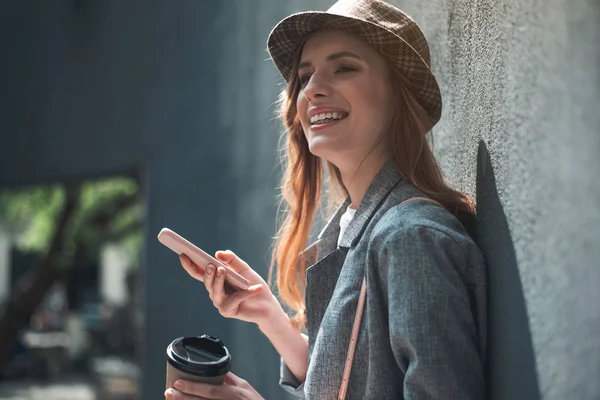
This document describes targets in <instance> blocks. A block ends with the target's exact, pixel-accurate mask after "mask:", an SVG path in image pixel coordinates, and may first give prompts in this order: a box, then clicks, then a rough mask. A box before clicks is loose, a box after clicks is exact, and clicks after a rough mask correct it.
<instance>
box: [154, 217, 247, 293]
mask: <svg viewBox="0 0 600 400" xmlns="http://www.w3.org/2000/svg"><path fill="white" fill-rule="evenodd" d="M158 241H159V242H161V243H162V244H164V245H165V246H167V247H168V248H169V249H171V250H173V251H174V252H175V253H177V254H180V255H181V254H185V255H186V256H188V257H189V258H190V260H192V262H193V263H194V264H196V265H197V266H198V267H200V268H201V269H202V271H203V272H204V271H206V267H207V266H208V264H212V265H214V266H215V268H216V267H219V266H220V267H223V268H225V269H226V270H227V274H226V275H225V281H226V282H227V283H229V284H230V285H231V286H233V288H234V289H238V290H246V289H248V287H249V286H250V281H249V280H248V279H246V278H244V277H243V276H241V275H240V274H238V273H237V272H235V271H234V270H232V269H231V268H229V267H228V266H227V265H225V264H223V263H222V262H221V261H219V260H217V259H216V258H214V257H212V256H210V255H208V254H207V253H205V252H204V251H202V250H200V249H199V248H198V247H196V246H195V245H193V244H192V243H191V242H189V241H188V240H186V239H184V238H183V237H181V236H180V235H178V234H177V233H175V232H173V231H172V230H170V229H168V228H163V229H161V231H160V233H159V234H158Z"/></svg>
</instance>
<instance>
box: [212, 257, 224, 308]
mask: <svg viewBox="0 0 600 400" xmlns="http://www.w3.org/2000/svg"><path fill="white" fill-rule="evenodd" d="M211 266H212V265H211ZM212 267H213V268H214V266H212ZM213 275H216V276H215V277H214V281H213V282H212V291H211V294H212V296H211V297H210V298H211V299H212V301H213V303H214V304H215V306H217V307H219V304H221V303H222V302H223V300H224V299H225V298H226V297H227V295H226V294H225V275H227V270H226V269H225V268H223V267H217V268H216V273H215V274H213Z"/></svg>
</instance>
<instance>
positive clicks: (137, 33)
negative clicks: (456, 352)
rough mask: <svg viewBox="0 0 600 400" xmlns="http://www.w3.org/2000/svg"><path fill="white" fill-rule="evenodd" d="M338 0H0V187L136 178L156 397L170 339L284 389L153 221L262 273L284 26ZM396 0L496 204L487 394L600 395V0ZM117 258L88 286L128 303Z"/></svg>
mask: <svg viewBox="0 0 600 400" xmlns="http://www.w3.org/2000/svg"><path fill="white" fill-rule="evenodd" d="M332 3H333V1H324V0H293V1H292V0H290V1H274V0H254V1H247V0H220V1H219V0H203V1H197V0H177V1H158V0H146V1H143V2H142V1H139V0H137V1H133V0H132V1H118V0H109V1H90V0H57V1H53V2H43V1H33V0H29V1H28V0H9V1H5V2H3V3H2V5H1V6H0V48H2V50H3V51H2V55H1V57H2V62H1V63H0V88H1V89H0V113H1V114H0V116H1V118H0V121H2V128H1V135H2V136H1V141H0V186H2V188H3V189H6V190H13V191H15V190H18V189H19V188H23V187H28V186H30V185H48V184H60V185H64V186H65V187H71V186H73V185H75V184H78V183H81V182H83V181H87V180H95V179H100V178H103V179H104V178H108V177H112V176H128V177H132V178H133V179H135V180H136V181H137V182H139V185H140V191H141V196H142V199H143V200H142V201H143V204H144V209H145V214H144V217H145V218H144V224H143V233H142V235H143V239H144V241H143V247H141V250H140V251H141V260H140V268H139V271H140V282H141V306H140V307H141V309H140V310H141V311H140V314H141V320H142V321H143V326H142V328H141V330H140V336H139V340H140V350H139V355H138V357H139V358H138V359H137V360H138V363H139V365H140V366H141V370H140V371H141V374H140V376H141V380H140V387H141V398H143V399H151V398H155V397H160V396H161V395H162V392H163V390H164V374H165V359H164V349H165V347H166V346H167V344H168V343H169V342H170V341H171V340H172V339H173V338H175V337H177V336H181V335H194V334H201V333H209V334H211V335H213V336H217V337H220V338H221V339H223V341H224V342H225V344H226V345H227V346H228V347H229V348H230V350H231V352H232V354H233V358H234V359H233V371H234V372H235V373H236V374H238V375H240V376H242V377H243V378H245V379H247V380H248V381H249V382H251V383H252V384H253V385H254V386H255V387H256V388H257V389H258V390H259V392H260V393H262V394H263V396H264V397H265V398H267V399H279V398H284V395H283V392H282V391H281V390H280V389H279V388H278V387H277V379H278V358H277V354H276V353H275V351H274V350H273V349H272V348H271V346H270V345H269V343H268V342H267V340H266V339H265V337H263V336H262V335H261V334H260V332H258V330H257V328H256V327H254V326H251V325H249V324H243V323H240V322H236V321H231V320H224V319H223V318H221V317H220V316H219V315H218V313H217V312H216V310H214V309H213V307H212V305H211V302H210V301H209V299H208V298H207V296H206V295H205V293H204V291H203V290H202V289H201V288H200V287H199V286H198V284H197V283H196V282H194V281H193V280H192V279H190V278H189V277H188V276H187V275H186V274H185V272H184V271H183V270H182V269H181V267H180V266H179V265H178V262H177V259H176V257H174V256H173V255H172V254H171V253H170V252H169V251H168V250H167V249H165V248H164V247H162V246H161V245H160V244H159V243H158V242H157V240H156V235H157V233H158V232H159V230H160V229H161V228H162V227H164V226H168V227H170V228H172V229H174V230H176V231H178V232H179V233H181V234H182V235H184V236H185V237H187V238H188V239H190V240H191V241H193V242H195V243H197V244H199V245H201V246H202V247H203V248H205V249H206V250H208V251H211V252H213V251H215V250H217V249H224V248H230V249H232V250H234V251H236V252H237V253H238V254H239V255H240V256H241V257H242V258H244V259H245V260H246V261H248V262H249V264H250V265H252V266H253V267H254V268H255V269H256V270H257V271H259V272H261V273H262V274H264V276H266V272H267V266H268V262H269V255H270V253H269V250H270V243H271V237H272V236H273V234H274V232H275V212H276V209H277V202H278V198H277V197H276V196H277V191H276V187H277V184H278V177H279V169H278V167H277V166H276V163H277V159H278V155H277V153H276V148H277V143H278V140H279V133H280V126H279V124H278V123H277V121H276V120H274V115H275V113H276V105H275V102H276V100H277V94H278V92H279V91H280V90H281V89H282V88H283V86H282V82H281V79H280V78H279V77H278V75H277V73H276V70H275V68H274V67H273V65H272V64H271V63H270V62H269V61H268V60H267V57H268V56H267V53H266V51H265V47H266V45H265V43H266V38H267V35H268V33H269V31H270V29H271V28H272V27H273V26H274V24H275V23H276V22H278V21H279V20H280V19H281V18H282V17H284V16H286V15H288V14H289V13H291V12H294V11H301V10H307V9H322V10H323V9H326V8H328V7H329V6H330V5H331V4H332ZM391 3H393V4H395V5H397V6H399V7H400V8H402V9H404V10H405V11H407V12H408V13H409V14H411V15H412V16H413V17H414V18H415V19H416V21H417V22H418V23H419V24H420V25H421V26H422V28H423V30H424V32H425V35H426V37H427V38H428V40H429V41H430V48H431V53H432V69H433V70H434V72H435V73H436V76H437V77H438V80H439V83H440V86H441V90H442V95H443V97H444V110H443V116H442V120H441V122H440V124H439V125H438V126H437V127H436V128H435V130H434V137H435V142H436V153H437V154H438V155H439V157H440V160H441V164H442V167H443V169H444V170H445V172H446V173H447V175H448V176H449V178H450V180H451V181H452V182H454V183H455V184H456V185H457V186H458V187H460V188H462V189H463V190H465V191H467V192H469V193H472V194H473V195H476V197H477V200H478V210H477V211H478V215H479V218H478V229H477V230H478V241H479V244H480V246H481V247H482V249H483V250H484V253H485V255H486V257H487V259H488V264H489V271H490V274H489V275H490V276H489V277H490V279H489V285H490V296H491V297H490V325H489V328H490V332H489V337H490V351H489V354H488V364H489V392H490V398H492V399H528V400H529V399H563V398H573V399H597V398H599V397H600V380H598V379H597V377H598V376H600V339H599V335H598V332H600V306H599V304H600V292H599V291H598V290H597V286H598V282H600V265H599V264H600V263H599V261H598V260H599V259H600V246H598V242H599V241H600V228H599V227H600V181H598V179H597V178H596V175H597V173H598V171H600V158H599V157H598V156H599V155H600V113H599V112H598V110H599V109H600V4H599V3H598V2H594V1H586V0H575V1H573V0H569V1H567V0H548V1H546V2H544V3H543V4H542V3H539V2H528V1H510V0H482V1H457V0H452V1H442V0H431V1H427V2H423V1H416V0H392V1H391ZM7 243H8V242H7V239H6V236H0V263H1V265H4V267H2V268H0V293H2V294H5V295H6V294H7V293H11V283H12V282H13V281H12V279H13V277H14V273H13V272H12V268H13V267H12V265H13V264H14V263H15V262H16V261H15V260H18V259H19V257H21V256H20V255H18V254H16V255H15V254H14V253H13V250H11V247H10V246H9V245H8V244H7ZM118 252H119V250H118V248H110V247H108V248H105V249H104V250H103V252H102V254H103V255H102V256H99V257H98V258H97V260H96V261H95V262H96V263H98V266H97V268H96V269H94V268H91V269H90V271H92V270H95V271H97V272H96V274H97V275H96V276H95V277H88V278H81V279H82V282H83V280H85V279H89V280H90V282H92V281H93V282H94V283H93V284H91V283H90V290H92V291H94V290H97V296H98V298H102V299H104V300H106V299H111V301H116V302H117V303H118V302H120V301H121V302H122V301H126V303H127V304H128V302H129V300H124V299H125V298H126V297H127V296H126V295H125V293H129V291H124V290H123V288H124V287H123V286H122V285H123V284H122V283H116V285H118V286H115V287H116V288H118V289H115V290H114V292H112V291H111V294H107V293H105V292H104V291H103V290H104V289H102V288H103V287H104V286H103V285H108V284H107V283H108V282H122V274H123V269H122V268H121V267H119V265H120V264H121V260H124V258H123V257H122V256H120V255H118ZM117 260H118V261H117ZM103 263H104V264H105V265H111V266H114V268H115V269H104V268H103V267H102V266H101V265H102V264H103ZM7 265H11V267H10V268H9V267H7ZM9 270H10V271H9ZM102 271H104V272H102ZM103 282H104V283H103ZM108 286H111V287H113V283H110V284H109V285H108ZM106 296H108V297H106ZM104 300H103V301H104ZM0 334H2V333H1V332H0ZM108 368H109V367H106V366H104V369H103V367H102V366H100V367H98V368H96V370H101V371H102V370H106V369H108ZM6 384H7V383H5V382H0V390H1V389H2V387H3V385H6Z"/></svg>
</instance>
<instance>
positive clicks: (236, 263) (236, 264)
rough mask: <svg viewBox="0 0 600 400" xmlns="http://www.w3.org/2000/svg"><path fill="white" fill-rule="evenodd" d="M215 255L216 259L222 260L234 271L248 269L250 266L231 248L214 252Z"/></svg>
mask: <svg viewBox="0 0 600 400" xmlns="http://www.w3.org/2000/svg"><path fill="white" fill-rule="evenodd" d="M215 257H216V258H217V260H219V261H221V262H224V263H225V264H227V265H228V266H229V267H231V268H233V270H234V271H236V272H241V271H246V270H249V269H250V266H249V265H248V264H246V263H245V262H244V261H243V260H242V259H241V258H239V257H238V256H237V255H236V254H235V253H234V252H233V251H231V250H225V251H222V250H219V251H217V253H216V254H215Z"/></svg>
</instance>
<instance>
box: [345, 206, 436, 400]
mask: <svg viewBox="0 0 600 400" xmlns="http://www.w3.org/2000/svg"><path fill="white" fill-rule="evenodd" d="M416 200H424V201H428V202H430V203H434V204H437V205H438V206H440V207H443V206H442V205H441V204H440V203H438V202H437V201H435V200H433V199H430V198H428V197H412V198H410V199H408V200H405V201H403V202H402V203H400V204H404V203H408V202H409V201H416ZM366 299H367V279H366V278H365V277H363V280H362V284H361V286H360V296H359V297H358V306H356V314H355V315H354V324H353V325H352V336H351V337H350V343H349V345H348V354H347V356H346V364H345V365H344V375H343V376H342V384H341V385H340V391H339V394H338V400H344V399H345V398H346V392H347V391H348V381H349V380H350V372H352V362H353V361H354V353H355V352H356V343H357V342H358V333H359V331H360V324H361V322H362V317H363V314H364V310H365V303H366Z"/></svg>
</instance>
